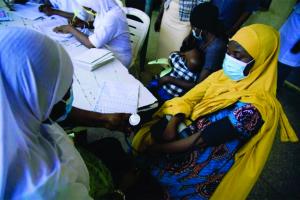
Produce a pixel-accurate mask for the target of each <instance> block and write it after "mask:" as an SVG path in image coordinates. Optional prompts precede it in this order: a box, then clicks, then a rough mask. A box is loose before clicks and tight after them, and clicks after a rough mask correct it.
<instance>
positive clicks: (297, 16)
mask: <svg viewBox="0 0 300 200" xmlns="http://www.w3.org/2000/svg"><path fill="white" fill-rule="evenodd" d="M279 32H280V52H279V57H278V81H277V87H278V89H280V88H281V87H282V86H283V83H284V81H285V79H287V77H288V76H289V74H290V73H292V72H296V71H298V72H300V3H297V4H296V5H295V7H294V10H293V11H292V13H291V15H290V16H289V18H288V19H287V20H286V22H285V23H284V24H283V25H282V27H281V28H280V31H279Z"/></svg>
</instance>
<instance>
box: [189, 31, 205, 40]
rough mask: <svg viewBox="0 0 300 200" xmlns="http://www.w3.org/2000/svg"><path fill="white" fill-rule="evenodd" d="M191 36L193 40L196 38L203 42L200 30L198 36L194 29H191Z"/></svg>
mask: <svg viewBox="0 0 300 200" xmlns="http://www.w3.org/2000/svg"><path fill="white" fill-rule="evenodd" d="M192 34H193V36H194V38H196V39H197V40H203V37H202V30H201V31H200V33H199V35H198V34H197V33H196V31H195V30H194V29H192Z"/></svg>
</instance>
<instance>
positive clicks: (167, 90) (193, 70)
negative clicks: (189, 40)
mask: <svg viewBox="0 0 300 200" xmlns="http://www.w3.org/2000/svg"><path fill="white" fill-rule="evenodd" d="M203 63H204V55H203V52H200V51H199V50H198V49H196V48H193V49H190V50H187V51H185V52H172V53H171V54H170V56H169V64H170V66H171V67H172V70H171V71H170V72H169V74H167V75H165V76H163V77H158V76H156V78H155V79H154V80H152V81H151V82H150V84H149V85H148V89H149V90H150V91H151V92H152V93H153V94H154V95H155V96H156V97H157V98H158V101H159V102H160V103H163V102H165V101H166V100H169V99H172V98H174V97H178V96H182V95H183V94H185V93H186V92H187V91H189V90H190V89H191V88H193V87H194V86H195V85H196V84H197V81H198V78H199V74H200V72H201V69H202V66H203Z"/></svg>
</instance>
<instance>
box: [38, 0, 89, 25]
mask: <svg viewBox="0 0 300 200" xmlns="http://www.w3.org/2000/svg"><path fill="white" fill-rule="evenodd" d="M45 2H46V3H44V4H43V5H41V6H40V7H39V10H40V11H41V12H43V13H45V14H46V15H48V16H51V15H59V16H62V17H65V18H67V19H68V20H69V21H70V22H71V23H74V24H75V23H77V24H79V22H81V23H83V24H84V23H86V22H87V21H88V20H89V14H88V13H87V12H85V11H84V10H83V8H82V7H81V6H80V4H79V2H78V0H72V1H69V0H47V1H45Z"/></svg>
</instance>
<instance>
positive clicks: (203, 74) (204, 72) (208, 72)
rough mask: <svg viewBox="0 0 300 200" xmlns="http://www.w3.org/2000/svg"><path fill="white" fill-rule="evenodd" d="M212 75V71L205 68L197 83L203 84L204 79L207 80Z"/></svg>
mask: <svg viewBox="0 0 300 200" xmlns="http://www.w3.org/2000/svg"><path fill="white" fill-rule="evenodd" d="M211 73H212V72H211V71H209V70H207V69H205V68H203V69H202V70H201V72H200V76H199V78H198V80H197V83H200V82H202V81H203V80H204V79H206V78H207V77H208V76H209V75H210V74H211Z"/></svg>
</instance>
